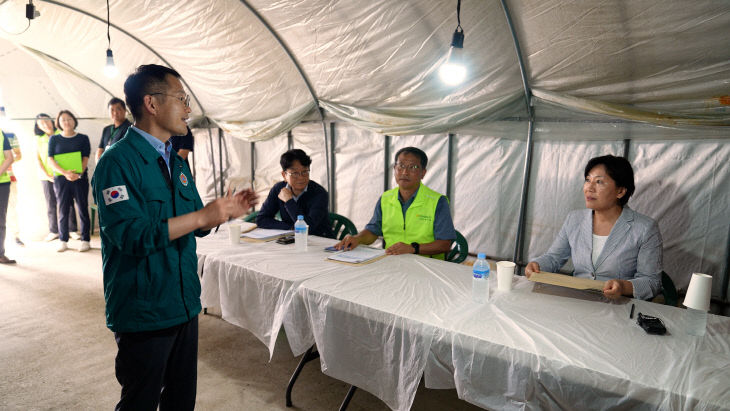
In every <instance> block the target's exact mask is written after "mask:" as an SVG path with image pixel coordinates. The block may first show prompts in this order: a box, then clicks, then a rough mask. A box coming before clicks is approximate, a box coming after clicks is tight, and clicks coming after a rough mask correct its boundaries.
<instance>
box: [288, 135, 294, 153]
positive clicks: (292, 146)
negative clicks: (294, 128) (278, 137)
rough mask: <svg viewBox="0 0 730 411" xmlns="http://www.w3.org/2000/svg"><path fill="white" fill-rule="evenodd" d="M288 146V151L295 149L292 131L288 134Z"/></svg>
mask: <svg viewBox="0 0 730 411" xmlns="http://www.w3.org/2000/svg"><path fill="white" fill-rule="evenodd" d="M286 146H287V150H291V149H293V148H294V136H293V135H292V133H291V130H289V131H287V132H286Z"/></svg>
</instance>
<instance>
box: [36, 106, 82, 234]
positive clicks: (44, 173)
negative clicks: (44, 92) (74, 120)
mask: <svg viewBox="0 0 730 411" xmlns="http://www.w3.org/2000/svg"><path fill="white" fill-rule="evenodd" d="M35 118H36V120H35V128H34V130H33V131H34V133H35V136H36V147H37V149H38V150H37V151H38V156H37V160H38V167H39V175H40V177H41V185H42V186H43V195H44V196H45V197H46V207H47V209H48V213H47V215H48V235H47V236H46V238H45V241H53V240H55V239H57V238H58V213H57V209H58V202H57V201H56V193H55V191H54V190H53V168H51V165H50V164H49V163H48V141H49V140H50V139H51V136H52V135H55V134H61V130H59V129H57V128H56V127H54V125H53V119H52V118H51V116H49V115H48V114H45V113H40V114H38V115H37V116H35ZM68 231H69V235H70V236H71V238H74V239H75V240H78V239H80V238H81V236H79V235H78V233H76V231H78V228H77V225H76V211H75V210H74V206H73V203H72V204H71V206H70V208H69V210H68ZM74 234H76V236H75V237H74Z"/></svg>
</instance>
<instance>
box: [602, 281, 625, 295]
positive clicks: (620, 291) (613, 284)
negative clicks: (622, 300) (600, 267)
mask: <svg viewBox="0 0 730 411" xmlns="http://www.w3.org/2000/svg"><path fill="white" fill-rule="evenodd" d="M624 291H625V290H624V286H623V282H622V281H621V280H608V281H606V284H604V285H603V295H604V296H606V297H607V298H610V299H616V298H619V297H621V296H622V295H624Z"/></svg>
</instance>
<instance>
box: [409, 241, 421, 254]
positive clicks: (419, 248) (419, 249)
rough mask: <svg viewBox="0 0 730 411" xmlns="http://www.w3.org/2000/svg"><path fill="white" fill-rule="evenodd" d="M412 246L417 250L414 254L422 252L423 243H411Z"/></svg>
mask: <svg viewBox="0 0 730 411" xmlns="http://www.w3.org/2000/svg"><path fill="white" fill-rule="evenodd" d="M411 247H413V248H415V249H416V251H415V252H414V253H413V254H420V253H419V251H421V245H420V244H418V243H415V242H414V243H411Z"/></svg>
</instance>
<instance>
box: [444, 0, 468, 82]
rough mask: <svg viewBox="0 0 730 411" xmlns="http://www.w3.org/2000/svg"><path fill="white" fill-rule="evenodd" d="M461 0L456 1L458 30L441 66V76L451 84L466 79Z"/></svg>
mask: <svg viewBox="0 0 730 411" xmlns="http://www.w3.org/2000/svg"><path fill="white" fill-rule="evenodd" d="M460 14H461V0H457V3H456V21H457V25H456V30H454V35H453V36H452V37H451V47H449V54H447V55H446V61H445V62H444V64H442V65H441V67H439V78H441V81H443V82H444V83H445V84H447V85H449V86H456V85H458V84H461V83H462V82H463V81H464V79H466V65H465V64H464V56H463V54H464V29H462V28H461V16H460Z"/></svg>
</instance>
